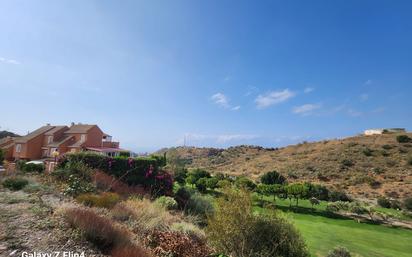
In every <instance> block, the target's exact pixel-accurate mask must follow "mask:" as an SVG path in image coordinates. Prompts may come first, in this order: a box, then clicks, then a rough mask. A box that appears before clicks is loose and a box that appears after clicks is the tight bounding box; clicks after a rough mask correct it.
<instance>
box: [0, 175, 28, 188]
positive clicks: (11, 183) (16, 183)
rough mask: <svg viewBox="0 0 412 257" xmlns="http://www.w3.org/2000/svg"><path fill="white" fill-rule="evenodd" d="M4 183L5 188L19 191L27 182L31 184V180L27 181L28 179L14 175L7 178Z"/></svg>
mask: <svg viewBox="0 0 412 257" xmlns="http://www.w3.org/2000/svg"><path fill="white" fill-rule="evenodd" d="M2 184H3V186H4V187H5V188H8V189H10V190H13V191H17V190H21V189H23V188H24V187H25V186H26V185H27V184H29V181H27V179H24V178H19V177H13V178H6V179H5V180H4V181H3V183H2Z"/></svg>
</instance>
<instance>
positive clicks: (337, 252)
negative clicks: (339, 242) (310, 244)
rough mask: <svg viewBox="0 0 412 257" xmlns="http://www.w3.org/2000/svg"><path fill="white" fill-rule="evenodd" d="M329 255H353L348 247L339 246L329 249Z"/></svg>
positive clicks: (331, 256)
mask: <svg viewBox="0 0 412 257" xmlns="http://www.w3.org/2000/svg"><path fill="white" fill-rule="evenodd" d="M327 257H351V255H350V252H349V251H348V249H346V248H344V247H340V246H338V247H335V248H334V249H333V250H331V251H329V253H328V256H327Z"/></svg>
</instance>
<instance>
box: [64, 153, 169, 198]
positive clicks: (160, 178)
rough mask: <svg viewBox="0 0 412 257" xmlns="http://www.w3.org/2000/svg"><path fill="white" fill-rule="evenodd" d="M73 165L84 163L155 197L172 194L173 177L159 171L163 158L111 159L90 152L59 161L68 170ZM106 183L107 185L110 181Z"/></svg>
mask: <svg viewBox="0 0 412 257" xmlns="http://www.w3.org/2000/svg"><path fill="white" fill-rule="evenodd" d="M72 163H83V164H84V165H86V166H87V167H89V168H90V169H95V170H100V171H103V172H104V173H106V174H108V175H110V176H113V177H114V178H116V179H118V180H121V181H123V182H125V183H126V184H127V185H129V186H132V187H134V186H142V187H143V188H144V189H145V190H146V191H148V192H149V193H151V194H152V195H154V196H158V195H171V194H172V187H173V179H172V176H171V175H170V174H169V173H168V172H166V171H162V170H160V169H159V166H161V165H163V164H164V158H162V157H148V158H141V157H140V158H126V157H115V158H111V157H107V156H104V155H99V154H94V153H88V152H81V153H69V154H66V155H64V156H63V157H61V158H60V159H59V162H58V166H57V167H58V169H66V168H67V167H68V166H70V165H71V164H72ZM100 178H102V176H100ZM103 180H104V179H102V180H101V181H103ZM105 182H106V184H107V182H108V181H105ZM112 186H113V185H112ZM114 186H116V185H114Z"/></svg>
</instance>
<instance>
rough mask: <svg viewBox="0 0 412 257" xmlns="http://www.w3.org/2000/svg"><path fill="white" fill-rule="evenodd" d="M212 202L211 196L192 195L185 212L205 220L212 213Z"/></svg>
mask: <svg viewBox="0 0 412 257" xmlns="http://www.w3.org/2000/svg"><path fill="white" fill-rule="evenodd" d="M212 200H213V199H212V198H211V196H206V195H201V194H198V193H197V194H193V195H192V196H191V197H190V199H189V200H188V202H187V205H186V208H185V212H186V213H187V214H192V215H199V216H200V217H202V218H206V217H207V216H209V215H211V214H213V212H214V208H213V204H212Z"/></svg>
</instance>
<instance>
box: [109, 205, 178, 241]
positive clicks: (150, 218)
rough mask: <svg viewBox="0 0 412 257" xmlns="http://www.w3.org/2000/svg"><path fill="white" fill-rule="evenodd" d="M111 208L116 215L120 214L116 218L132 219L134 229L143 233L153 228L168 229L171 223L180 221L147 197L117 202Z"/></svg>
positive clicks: (153, 229) (151, 230)
mask: <svg viewBox="0 0 412 257" xmlns="http://www.w3.org/2000/svg"><path fill="white" fill-rule="evenodd" d="M113 210H115V212H117V215H118V214H121V215H118V216H117V217H116V218H117V219H121V218H125V217H128V218H129V219H131V220H133V226H134V227H135V229H136V231H139V232H141V233H143V234H144V233H148V232H153V231H155V230H159V231H166V230H169V229H170V226H171V224H173V223H175V222H179V221H180V220H179V219H178V218H177V217H174V216H173V215H171V214H170V213H169V212H168V211H166V210H165V209H164V208H162V207H160V206H158V205H157V204H153V203H152V202H151V201H150V200H148V199H142V200H139V199H129V200H127V201H124V202H120V203H118V204H117V205H116V206H115V207H114V208H113ZM119 210H121V212H119ZM126 219H127V218H126Z"/></svg>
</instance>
